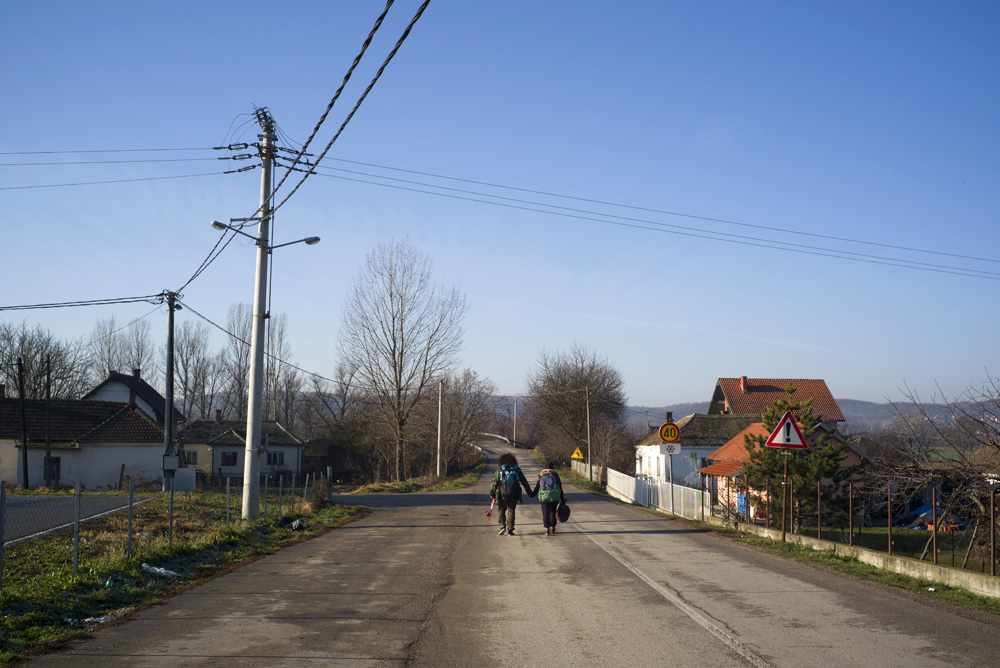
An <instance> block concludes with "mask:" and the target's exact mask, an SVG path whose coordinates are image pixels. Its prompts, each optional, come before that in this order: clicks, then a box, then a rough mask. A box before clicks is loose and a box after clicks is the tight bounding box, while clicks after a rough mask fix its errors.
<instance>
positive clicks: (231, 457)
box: [221, 451, 237, 466]
mask: <svg viewBox="0 0 1000 668" xmlns="http://www.w3.org/2000/svg"><path fill="white" fill-rule="evenodd" d="M236 456H237V453H235V452H231V451H230V452H225V451H224V452H223V453H222V462H221V465H222V466H236Z"/></svg>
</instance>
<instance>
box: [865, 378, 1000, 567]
mask: <svg viewBox="0 0 1000 668" xmlns="http://www.w3.org/2000/svg"><path fill="white" fill-rule="evenodd" d="M906 397H907V399H908V400H909V401H908V403H900V404H894V405H893V410H894V413H895V418H894V420H893V422H892V423H891V425H890V426H889V428H887V429H883V430H880V431H879V432H877V433H873V434H870V435H868V436H867V437H865V439H864V440H863V442H865V443H869V444H872V445H871V446H869V448H868V454H869V455H870V456H872V457H873V458H874V459H875V462H876V464H877V465H876V466H872V467H868V468H867V469H866V470H865V473H864V482H865V488H866V491H867V492H868V494H869V496H870V497H872V498H873V500H885V499H886V498H887V494H886V492H887V490H889V489H891V490H892V492H893V498H894V503H893V506H894V507H895V506H896V504H897V503H903V502H906V501H910V500H913V499H917V500H920V501H923V502H925V503H929V501H930V499H929V492H930V490H931V489H932V488H936V489H937V490H938V503H939V504H941V506H942V508H941V511H940V512H939V513H938V521H939V522H942V521H944V519H945V517H946V516H948V515H951V516H954V517H958V518H962V519H964V520H966V521H968V522H970V523H972V522H974V523H975V526H976V527H977V530H978V526H979V525H980V523H981V522H984V521H988V518H989V496H990V489H991V485H994V484H996V483H997V481H998V480H1000V379H998V378H992V377H987V379H986V381H985V382H983V383H982V384H981V385H980V386H979V387H975V386H970V387H969V388H968V389H966V390H965V391H964V392H963V393H962V394H961V395H959V396H958V397H956V398H954V399H948V398H947V397H946V396H945V395H944V393H942V392H941V391H940V388H938V391H937V393H935V394H934V395H933V396H932V397H931V398H930V400H929V401H924V400H922V398H921V397H920V396H919V394H918V393H917V392H915V391H912V390H910V389H909V388H907V390H906ZM883 505H884V504H883ZM897 512H898V509H897ZM974 533H975V532H974ZM974 538H975V536H974ZM971 548H972V544H971V543H970V550H971ZM925 552H926V548H925Z"/></svg>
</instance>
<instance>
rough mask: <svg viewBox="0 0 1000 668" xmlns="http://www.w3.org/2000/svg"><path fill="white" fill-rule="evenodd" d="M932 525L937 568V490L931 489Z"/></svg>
mask: <svg viewBox="0 0 1000 668" xmlns="http://www.w3.org/2000/svg"><path fill="white" fill-rule="evenodd" d="M931 524H932V525H933V529H934V536H933V545H932V547H933V548H934V565H935V566H937V562H938V550H937V488H936V487H932V488H931Z"/></svg>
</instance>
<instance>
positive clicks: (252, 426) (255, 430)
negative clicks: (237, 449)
mask: <svg viewBox="0 0 1000 668" xmlns="http://www.w3.org/2000/svg"><path fill="white" fill-rule="evenodd" d="M257 122H258V123H259V124H260V127H261V130H263V132H262V133H261V134H260V135H259V138H260V140H261V144H260V162H261V171H260V211H259V212H258V216H259V218H260V220H259V224H258V226H257V273H256V277H255V282H254V298H253V326H252V331H251V340H250V388H249V389H250V397H249V403H248V404H247V429H246V432H247V440H246V448H245V451H244V462H243V519H245V520H255V519H257V516H258V515H259V513H260V480H259V478H260V453H261V447H260V426H261V409H262V408H263V406H264V324H265V323H266V322H267V319H268V317H270V314H269V313H267V311H266V309H267V261H268V253H269V251H270V249H269V246H270V239H269V234H270V226H271V165H272V163H273V161H274V148H273V143H274V141H275V135H274V121H273V120H272V119H271V115H270V114H269V113H268V112H267V109H258V110H257Z"/></svg>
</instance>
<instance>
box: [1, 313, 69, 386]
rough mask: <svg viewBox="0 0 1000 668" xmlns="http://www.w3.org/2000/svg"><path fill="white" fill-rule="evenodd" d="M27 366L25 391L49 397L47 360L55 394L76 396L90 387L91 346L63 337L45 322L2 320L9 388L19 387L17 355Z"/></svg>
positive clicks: (3, 358)
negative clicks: (46, 390) (89, 353)
mask: <svg viewBox="0 0 1000 668" xmlns="http://www.w3.org/2000/svg"><path fill="white" fill-rule="evenodd" d="M19 357H20V358H22V360H23V366H24V394H25V397H27V398H30V399H42V398H44V397H45V360H46V359H47V358H48V359H49V360H50V365H51V369H52V373H51V376H52V388H51V391H52V396H53V397H56V398H60V399H71V398H76V397H79V396H81V395H82V394H84V392H85V391H86V390H87V389H88V387H89V382H88V373H87V370H88V356H87V347H86V345H85V344H84V343H83V342H82V341H80V340H77V341H60V340H59V339H57V338H56V337H55V336H53V335H52V333H51V332H50V331H48V330H47V329H45V328H43V327H42V326H41V325H36V326H35V327H34V328H31V327H28V325H27V323H25V322H22V323H21V324H20V325H14V324H9V323H0V382H2V383H3V384H5V385H6V386H7V387H8V389H9V390H12V389H13V388H16V387H17V359H18V358H19Z"/></svg>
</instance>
